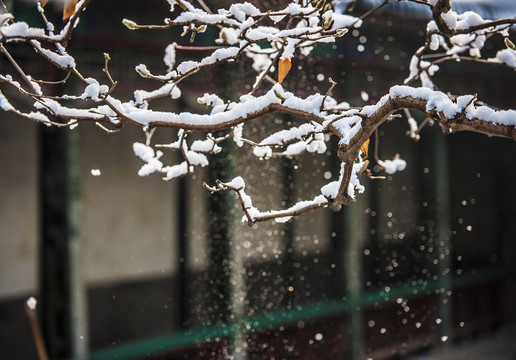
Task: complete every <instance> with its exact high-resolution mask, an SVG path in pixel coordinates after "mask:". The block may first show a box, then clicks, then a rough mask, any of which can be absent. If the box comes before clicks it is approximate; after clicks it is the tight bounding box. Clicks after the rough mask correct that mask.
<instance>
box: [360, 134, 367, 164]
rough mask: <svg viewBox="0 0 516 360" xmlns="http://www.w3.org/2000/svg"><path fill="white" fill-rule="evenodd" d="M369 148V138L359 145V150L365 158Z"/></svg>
mask: <svg viewBox="0 0 516 360" xmlns="http://www.w3.org/2000/svg"><path fill="white" fill-rule="evenodd" d="M368 150H369V139H367V140H366V141H365V143H363V144H362V146H361V147H360V151H362V152H363V153H364V155H365V158H366V159H367V151H368Z"/></svg>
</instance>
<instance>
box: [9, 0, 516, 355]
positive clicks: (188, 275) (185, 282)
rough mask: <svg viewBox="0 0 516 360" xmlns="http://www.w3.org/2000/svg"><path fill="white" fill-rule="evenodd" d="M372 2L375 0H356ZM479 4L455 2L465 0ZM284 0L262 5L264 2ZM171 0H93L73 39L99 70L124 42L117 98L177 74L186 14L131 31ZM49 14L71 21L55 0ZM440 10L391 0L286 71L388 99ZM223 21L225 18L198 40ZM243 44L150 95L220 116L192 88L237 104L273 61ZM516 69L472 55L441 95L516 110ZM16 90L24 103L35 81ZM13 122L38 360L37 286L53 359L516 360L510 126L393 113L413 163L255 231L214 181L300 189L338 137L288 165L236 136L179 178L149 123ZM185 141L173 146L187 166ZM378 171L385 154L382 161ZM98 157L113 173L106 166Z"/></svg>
mask: <svg viewBox="0 0 516 360" xmlns="http://www.w3.org/2000/svg"><path fill="white" fill-rule="evenodd" d="M6 3H7V5H8V7H9V8H10V10H11V11H12V12H13V14H14V15H15V16H16V18H17V19H24V20H25V21H27V22H29V23H30V24H33V25H38V24H41V21H40V18H39V14H38V13H37V11H36V9H35V6H34V5H33V4H32V3H30V2H28V3H25V2H22V1H7V2H6ZM343 3H344V2H343ZM374 3H375V2H374V1H369V2H368V1H366V2H359V3H358V4H356V6H355V11H356V12H357V13H358V14H361V13H363V12H364V11H366V10H367V9H369V8H371V6H373V5H374ZM465 3H466V2H464V1H457V4H458V6H460V7H461V10H467V4H465ZM501 3H503V1H502V2H497V1H486V2H480V1H475V2H470V5H471V6H475V10H479V11H481V12H482V15H483V16H484V17H485V18H490V17H492V18H495V17H500V16H502V15H504V16H505V15H506V16H509V17H514V16H515V14H514V13H515V12H516V9H514V5H512V8H511V6H507V1H506V2H505V3H504V5H503V4H502V5H503V6H499V5H500V4H501ZM207 4H208V5H209V6H210V7H211V8H212V9H216V7H217V6H220V5H222V6H224V5H228V4H231V2H227V1H226V2H224V1H207ZM50 5H51V4H49V5H48V6H50ZM280 6H281V3H278V2H277V1H260V7H261V8H266V9H275V8H278V7H280ZM169 9H170V6H169V4H168V3H167V2H166V1H164V0H163V1H162V0H147V1H145V2H122V1H96V0H94V1H92V2H91V4H90V5H89V6H88V9H87V11H86V12H85V13H84V15H83V16H82V17H81V21H80V24H79V26H78V28H77V29H76V32H74V35H73V39H72V42H71V44H70V47H69V52H70V53H71V54H72V55H74V56H75V59H76V60H77V62H78V68H79V69H80V70H81V72H82V73H83V74H84V75H85V76H91V77H95V78H98V79H105V75H104V74H103V73H102V68H103V67H104V57H103V53H104V52H107V53H109V54H110V57H111V59H112V61H111V62H110V71H111V74H112V76H113V78H114V79H115V80H116V81H118V85H117V87H116V89H115V93H114V94H115V96H117V97H120V98H123V99H129V98H131V97H132V91H134V90H135V89H147V90H151V89H154V88H155V87H156V86H157V84H155V83H154V82H153V81H151V80H147V79H142V78H141V77H140V76H139V75H138V74H137V73H136V72H135V71H134V67H135V66H136V65H138V64H140V63H144V64H146V65H147V66H148V68H149V70H151V72H153V73H163V72H165V71H166V67H165V65H164V64H163V61H162V59H163V53H164V49H165V47H166V46H167V45H168V44H169V43H171V42H174V41H176V42H178V43H181V44H188V39H185V38H181V37H180V30H177V29H172V30H167V31H136V32H135V31H130V30H127V29H126V28H125V27H124V26H123V25H122V23H121V20H122V19H123V18H129V19H132V20H134V21H136V22H138V23H142V24H151V23H156V24H159V23H162V21H163V18H164V17H166V16H170V15H169V13H168V10H169ZM47 11H48V13H49V14H48V15H49V17H51V18H52V17H54V16H55V18H56V20H55V21H56V23H58V22H59V21H60V20H58V19H59V15H60V14H59V11H60V9H59V8H55V9H52V8H51V7H49V8H48V9H47ZM426 16H427V14H425V13H420V12H417V11H414V10H413V9H412V8H411V7H410V6H409V7H402V5H401V4H393V5H390V6H388V7H386V8H384V9H383V10H382V11H379V12H377V13H375V14H373V15H372V16H370V17H368V18H367V20H366V21H365V23H364V25H363V26H362V28H361V29H360V32H358V31H353V32H352V33H350V34H348V35H346V36H345V37H343V38H339V39H338V40H337V43H336V44H324V45H319V46H318V47H316V48H315V49H314V51H313V52H312V55H311V56H310V57H303V56H300V57H296V58H295V60H294V61H293V68H292V70H291V72H290V74H289V75H288V77H287V78H286V80H285V82H284V86H285V88H286V89H288V90H289V91H293V92H295V93H296V94H297V95H299V96H307V95H308V94H311V93H314V92H320V93H326V91H327V89H328V88H329V86H330V83H329V81H328V79H329V77H331V78H332V79H333V80H335V81H336V82H337V83H338V85H337V86H336V87H335V89H334V91H333V97H335V98H336V99H338V100H339V101H348V102H349V103H350V104H351V105H352V106H363V105H365V104H373V103H375V102H376V101H378V99H379V98H380V97H381V96H382V95H384V94H385V93H387V92H388V89H389V88H390V87H391V86H392V85H395V84H400V83H401V82H402V81H403V79H405V78H406V77H407V75H408V64H409V61H410V57H411V55H412V54H413V53H414V52H415V50H417V49H418V48H419V47H420V46H421V45H422V44H423V43H424V40H425V33H424V30H425V27H426V22H427V21H428V19H427V18H426ZM511 35H512V36H513V35H514V33H511ZM217 36H218V34H217V33H216V32H215V31H208V32H207V33H206V34H204V35H203V36H197V38H196V44H197V45H202V44H212V43H213V40H214V39H215V38H216V37H217ZM513 40H514V39H513ZM6 47H7V48H8V49H9V51H11V53H12V54H13V55H15V56H16V58H17V59H19V61H20V64H22V65H23V68H24V69H25V71H26V72H27V73H29V74H34V75H35V76H37V77H39V78H43V79H46V80H51V79H54V80H58V79H61V78H62V76H63V74H61V73H60V72H59V71H57V70H55V69H54V68H52V67H51V66H49V65H47V64H45V63H44V62H42V61H34V52H33V50H32V49H31V48H29V47H26V48H24V47H23V46H21V47H19V46H10V45H7V46H6ZM503 47H504V45H503V38H501V37H498V38H497V37H493V38H490V39H489V40H488V41H487V44H486V48H485V50H484V53H485V54H487V55H489V53H490V52H492V53H493V55H494V54H495V53H496V51H497V50H498V49H501V48H503ZM207 54H209V53H206V52H192V51H181V52H179V51H178V54H177V56H178V60H179V61H180V60H185V59H188V58H201V57H203V56H206V55H207ZM242 60H243V61H242V62H240V63H238V64H229V65H219V66H217V67H216V68H215V69H214V70H213V71H204V72H203V71H201V72H199V73H197V74H196V75H194V76H192V77H190V79H189V80H188V81H185V82H182V83H181V90H182V93H183V96H182V97H181V99H179V100H174V101H171V100H166V101H159V102H158V103H157V104H156V105H155V107H154V108H159V109H163V110H169V111H182V110H188V111H191V109H194V110H197V111H202V109H200V108H199V105H198V104H197V100H196V99H197V97H198V96H201V95H202V94H204V93H205V92H217V93H218V94H221V95H222V97H223V98H225V99H237V98H238V96H239V95H241V94H242V93H244V92H247V91H248V90H249V89H250V84H252V83H253V82H254V78H255V74H254V73H253V71H252V69H251V62H250V61H249V60H248V59H242ZM10 66H11V65H10V64H9V63H8V62H7V60H6V59H5V58H4V57H1V58H0V73H2V74H6V73H11V72H12V69H11V67H10ZM105 80H106V83H107V79H105ZM515 81H516V73H515V72H514V71H512V70H508V69H505V68H502V67H494V66H488V65H485V64H474V63H445V64H442V65H441V70H440V72H439V73H438V75H437V76H436V82H437V84H438V85H439V87H440V88H441V89H442V90H443V91H450V92H451V93H457V94H462V93H478V94H479V98H480V99H481V100H484V101H486V102H487V103H489V104H492V105H494V106H497V107H500V108H508V107H511V106H512V107H514V105H515V103H514V99H515V95H516V93H515V91H514V89H515V87H514V83H515ZM52 89H53V91H55V92H56V93H81V92H82V85H81V84H79V83H78V82H74V81H73V79H71V80H70V81H68V82H67V83H66V84H65V85H60V86H55V87H54V88H52ZM264 89H265V87H264ZM2 91H4V92H5V93H6V94H8V95H10V99H13V100H12V102H13V103H16V104H22V101H23V99H22V98H21V96H20V95H17V94H15V93H11V94H9V93H8V90H7V89H6V90H4V89H2ZM412 115H413V116H414V117H416V119H417V120H418V121H422V120H423V118H422V117H421V114H417V113H415V112H414V113H413V114H412ZM0 121H1V122H2V131H1V132H0V159H1V163H2V170H1V173H0V204H1V205H0V358H2V359H36V358H38V357H37V353H36V346H35V341H34V337H33V335H32V333H31V328H30V322H29V318H28V317H27V314H26V311H25V310H24V307H25V303H26V301H27V299H29V298H30V297H34V298H35V299H37V301H38V305H37V315H38V317H39V321H40V324H41V329H42V332H43V337H44V342H45V346H46V349H47V351H48V354H49V357H50V358H51V359H114V358H116V359H227V358H233V359H418V358H419V359H423V358H424V359H429V358H430V359H448V358H454V359H481V358H484V359H488V358H489V359H515V358H516V345H515V344H514V343H513V339H514V338H515V336H516V335H515V334H516V331H515V329H516V311H515V306H514V305H516V261H515V260H514V259H515V258H516V223H515V221H514V219H515V218H516V192H515V191H514V189H513V186H514V184H515V183H516V168H515V167H514V165H513V164H514V159H515V158H516V144H515V143H514V142H513V141H511V140H507V139H496V138H488V137H486V136H483V135H477V134H467V133H463V134H461V133H459V134H453V135H450V136H443V135H442V134H441V132H440V129H439V127H438V126H437V125H434V126H426V127H425V128H424V129H423V130H422V132H421V140H419V141H418V142H415V141H414V140H412V139H410V138H409V137H408V136H407V135H406V131H407V130H409V126H408V124H407V122H406V120H405V119H404V118H403V119H396V120H395V121H392V122H389V123H385V124H384V125H382V127H380V129H379V132H378V138H377V139H372V144H371V146H370V149H373V148H375V147H377V148H378V153H379V157H380V158H381V159H391V158H392V157H393V156H394V155H395V154H396V153H399V154H400V156H401V157H402V158H403V159H405V160H407V163H408V166H407V168H406V170H405V171H403V172H401V173H397V174H395V175H393V176H387V178H386V179H385V180H367V179H363V180H362V181H363V183H364V184H365V186H366V192H365V194H362V195H360V196H358V198H357V202H356V203H355V204H353V205H352V206H349V207H346V208H345V209H344V210H342V211H341V212H338V213H332V212H330V211H325V210H319V211H316V212H311V213H307V214H305V215H303V216H300V217H299V218H296V219H293V220H291V221H290V222H288V223H285V224H276V223H274V222H271V223H261V224H257V225H255V226H253V227H249V226H247V225H245V224H244V223H242V222H241V217H242V213H241V210H240V205H239V203H238V202H237V200H236V198H235V196H234V194H232V193H230V192H219V193H216V194H210V193H209V192H208V191H207V190H205V189H203V188H202V182H203V181H206V182H207V183H208V184H213V183H214V181H215V179H218V178H220V179H221V180H228V179H231V178H233V177H234V176H236V175H242V176H243V177H244V178H245V179H246V183H247V186H248V188H247V192H248V194H250V195H251V196H252V197H253V198H254V203H255V205H256V206H257V207H258V208H259V209H263V210H265V209H271V208H275V209H277V208H281V207H285V206H289V205H291V204H293V203H295V202H297V201H298V200H300V199H308V198H312V197H313V195H314V194H317V193H318V192H319V189H320V187H321V185H323V184H324V183H325V182H328V181H329V180H331V179H336V178H337V177H338V171H339V163H338V159H337V158H336V155H335V149H336V145H337V143H336V140H331V141H330V142H329V144H328V151H327V153H326V154H319V155H313V154H310V155H306V156H299V157H295V158H292V159H273V160H270V161H260V160H258V159H257V158H255V157H254V156H253V155H252V153H251V151H242V150H241V149H238V150H237V148H236V147H231V146H225V148H224V150H223V152H222V153H219V154H217V155H213V156H212V157H211V165H210V166H208V167H207V168H204V169H202V171H198V172H196V174H195V175H194V176H191V177H188V178H182V179H178V180H174V181H170V182H165V181H162V180H161V178H160V176H159V175H157V176H149V177H146V178H140V177H138V176H137V172H138V169H139V168H140V166H141V165H142V163H141V161H140V160H139V159H138V158H137V157H135V156H134V155H133V152H132V144H133V142H136V141H138V142H144V140H145V134H144V133H143V132H142V131H141V130H140V129H138V128H135V127H132V126H126V127H124V128H123V129H122V130H121V131H120V132H119V133H116V134H107V133H105V132H104V131H102V130H101V129H100V128H98V127H96V126H94V125H93V124H81V125H79V126H78V127H77V128H76V129H74V130H71V131H68V130H63V129H61V130H59V129H55V128H46V127H44V126H40V125H36V124H34V123H31V122H29V121H27V120H24V119H21V118H17V117H15V116H13V115H11V114H10V113H5V112H2V113H1V114H0ZM295 123H296V119H295V118H289V117H287V116H285V115H281V114H274V115H271V116H268V117H265V118H262V119H259V120H256V121H254V122H252V123H250V124H248V125H246V127H245V128H244V135H247V136H248V137H251V138H254V139H256V138H258V139H261V138H264V137H265V136H267V135H268V134H269V133H270V131H271V129H281V128H286V127H290V126H293V125H295ZM176 133H177V132H176V131H174V130H170V129H159V130H158V131H157V132H156V134H155V136H154V138H153V142H155V143H169V142H171V141H173V140H175V138H176ZM248 150H249V149H248ZM175 156H176V154H172V153H167V154H165V157H166V159H167V161H169V162H172V161H178V160H179V159H178V158H175ZM372 168H373V170H374V171H379V168H378V166H375V165H374V161H373V165H372ZM97 169H98V170H100V176H94V175H93V174H92V170H97ZM94 173H95V172H94ZM378 174H381V173H378ZM29 313H30V312H29Z"/></svg>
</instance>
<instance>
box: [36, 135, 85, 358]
mask: <svg viewBox="0 0 516 360" xmlns="http://www.w3.org/2000/svg"><path fill="white" fill-rule="evenodd" d="M38 136H39V152H38V154H39V170H38V173H39V212H40V225H39V226H40V250H39V251H40V272H39V273H40V281H39V283H40V300H41V307H40V309H41V320H42V329H43V334H44V338H45V343H46V346H47V349H48V354H49V356H50V358H72V359H81V358H84V357H85V356H86V355H85V354H86V353H87V347H88V346H87V344H88V341H87V337H88V330H87V318H86V311H85V309H86V303H85V300H86V294H85V291H84V284H83V282H82V277H81V267H80V261H81V254H80V236H79V231H78V229H79V211H80V203H79V177H80V174H79V163H78V145H77V141H78V134H76V133H71V132H69V131H67V130H63V129H58V128H47V127H44V126H41V127H39V128H38Z"/></svg>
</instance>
